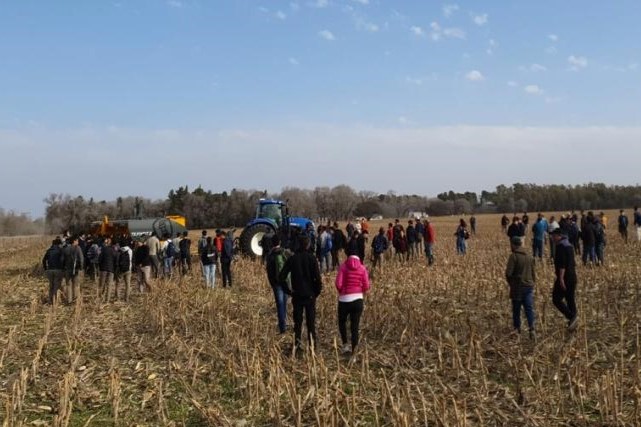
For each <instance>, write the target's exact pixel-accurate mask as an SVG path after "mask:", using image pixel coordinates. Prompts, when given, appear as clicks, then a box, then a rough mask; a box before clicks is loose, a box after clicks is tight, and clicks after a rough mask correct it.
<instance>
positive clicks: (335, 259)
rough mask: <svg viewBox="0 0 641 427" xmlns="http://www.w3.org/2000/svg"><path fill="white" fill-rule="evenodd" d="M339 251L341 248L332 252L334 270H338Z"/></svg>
mask: <svg viewBox="0 0 641 427" xmlns="http://www.w3.org/2000/svg"><path fill="white" fill-rule="evenodd" d="M338 252H339V249H333V248H332V251H331V252H330V253H331V254H332V270H336V267H338Z"/></svg>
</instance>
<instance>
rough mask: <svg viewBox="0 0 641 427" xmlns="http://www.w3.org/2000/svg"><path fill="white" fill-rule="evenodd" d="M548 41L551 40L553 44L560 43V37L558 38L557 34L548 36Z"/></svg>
mask: <svg viewBox="0 0 641 427" xmlns="http://www.w3.org/2000/svg"><path fill="white" fill-rule="evenodd" d="M548 39H550V40H551V41H553V42H558V41H559V36H557V35H556V34H548Z"/></svg>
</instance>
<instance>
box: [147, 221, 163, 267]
mask: <svg viewBox="0 0 641 427" xmlns="http://www.w3.org/2000/svg"><path fill="white" fill-rule="evenodd" d="M146 244H147V247H148V248H149V259H151V269H152V271H153V274H154V277H155V278H156V279H157V278H158V276H159V275H160V274H161V268H160V258H159V255H160V240H159V239H158V236H157V235H156V232H155V231H154V232H152V233H151V236H150V237H149V238H148V239H147V242H146Z"/></svg>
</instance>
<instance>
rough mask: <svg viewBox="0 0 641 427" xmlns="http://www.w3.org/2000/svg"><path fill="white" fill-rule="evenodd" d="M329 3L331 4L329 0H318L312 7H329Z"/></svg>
mask: <svg viewBox="0 0 641 427" xmlns="http://www.w3.org/2000/svg"><path fill="white" fill-rule="evenodd" d="M328 5H329V1H328V0H316V1H315V2H314V3H312V4H311V6H312V7H316V8H319V9H322V8H324V7H327V6H328Z"/></svg>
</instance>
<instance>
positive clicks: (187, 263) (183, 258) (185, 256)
mask: <svg viewBox="0 0 641 427" xmlns="http://www.w3.org/2000/svg"><path fill="white" fill-rule="evenodd" d="M178 249H179V251H180V268H181V271H182V274H183V276H185V275H187V274H188V273H190V272H191V239H190V238H189V234H188V233H187V232H186V231H183V238H182V239H181V240H180V245H179V246H178Z"/></svg>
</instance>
